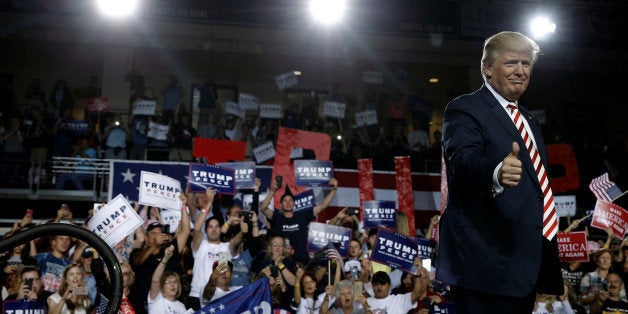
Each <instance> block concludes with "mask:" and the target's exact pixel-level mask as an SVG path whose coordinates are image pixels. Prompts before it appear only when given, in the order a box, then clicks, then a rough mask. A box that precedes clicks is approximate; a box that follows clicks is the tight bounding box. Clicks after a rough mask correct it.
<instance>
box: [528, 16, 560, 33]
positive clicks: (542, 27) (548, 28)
mask: <svg viewBox="0 0 628 314" xmlns="http://www.w3.org/2000/svg"><path fill="white" fill-rule="evenodd" d="M530 29H531V31H532V36H534V37H535V38H543V37H545V36H546V35H547V34H553V33H554V32H555V31H556V24H554V23H552V22H550V20H548V19H547V18H545V17H537V18H535V19H534V20H532V24H530Z"/></svg>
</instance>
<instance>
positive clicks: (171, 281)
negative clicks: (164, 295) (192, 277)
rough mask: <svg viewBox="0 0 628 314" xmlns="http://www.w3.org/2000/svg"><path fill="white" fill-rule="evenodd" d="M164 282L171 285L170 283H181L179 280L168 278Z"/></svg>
mask: <svg viewBox="0 0 628 314" xmlns="http://www.w3.org/2000/svg"><path fill="white" fill-rule="evenodd" d="M164 283H165V284H167V285H169V284H177V285H178V284H179V282H178V281H177V280H166V281H165V282H164Z"/></svg>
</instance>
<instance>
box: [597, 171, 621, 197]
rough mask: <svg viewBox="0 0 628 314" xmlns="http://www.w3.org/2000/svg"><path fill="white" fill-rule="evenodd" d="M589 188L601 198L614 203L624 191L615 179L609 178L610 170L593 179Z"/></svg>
mask: <svg viewBox="0 0 628 314" xmlns="http://www.w3.org/2000/svg"><path fill="white" fill-rule="evenodd" d="M589 189H590V190H591V192H593V194H595V197H596V198H597V199H599V200H603V201H605V202H609V203H612V202H613V201H614V200H615V199H617V198H618V197H620V196H621V194H622V192H621V190H620V189H619V187H617V185H616V184H615V183H613V181H611V180H609V179H608V172H605V173H604V174H603V175H601V176H599V177H597V178H595V179H593V180H591V183H590V184H589Z"/></svg>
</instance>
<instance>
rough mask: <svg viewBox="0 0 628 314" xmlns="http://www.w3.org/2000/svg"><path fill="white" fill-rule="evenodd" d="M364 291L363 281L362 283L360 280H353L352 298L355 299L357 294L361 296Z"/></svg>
mask: <svg viewBox="0 0 628 314" xmlns="http://www.w3.org/2000/svg"><path fill="white" fill-rule="evenodd" d="M363 293H364V283H362V282H361V281H354V282H353V299H354V300H355V299H357V298H358V297H359V296H361V295H362V294H363Z"/></svg>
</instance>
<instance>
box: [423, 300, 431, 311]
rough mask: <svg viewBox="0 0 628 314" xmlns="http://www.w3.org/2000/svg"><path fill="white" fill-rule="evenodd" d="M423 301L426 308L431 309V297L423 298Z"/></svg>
mask: <svg viewBox="0 0 628 314" xmlns="http://www.w3.org/2000/svg"><path fill="white" fill-rule="evenodd" d="M421 302H423V308H424V309H429V308H430V307H431V306H432V300H430V298H423V300H421Z"/></svg>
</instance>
